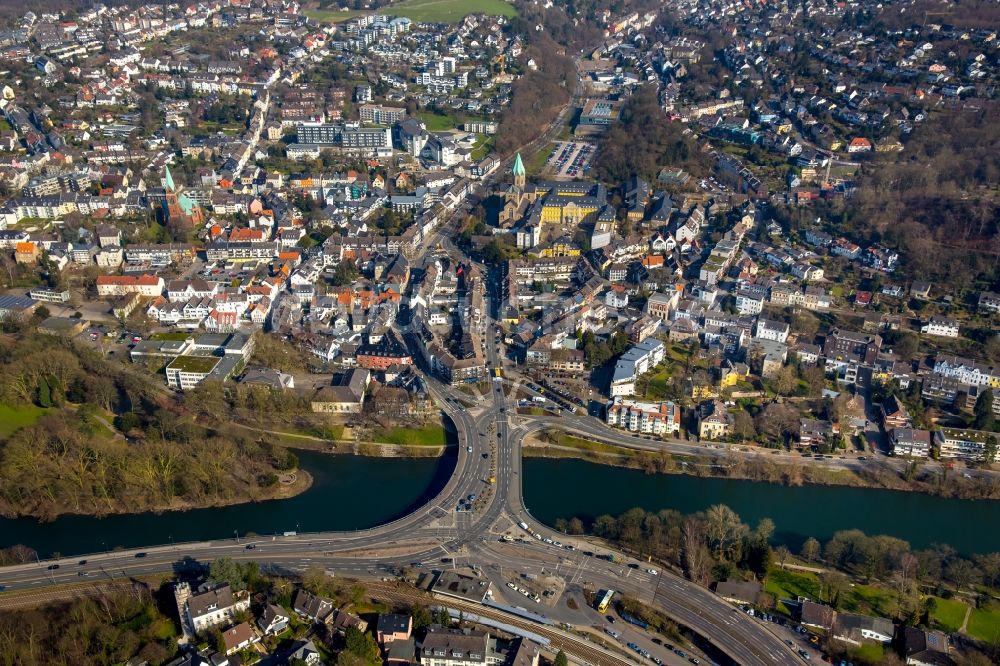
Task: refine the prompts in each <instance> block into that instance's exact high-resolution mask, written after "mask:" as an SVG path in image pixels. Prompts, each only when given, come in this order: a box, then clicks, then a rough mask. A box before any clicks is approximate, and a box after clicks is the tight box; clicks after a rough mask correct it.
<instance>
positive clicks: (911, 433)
mask: <svg viewBox="0 0 1000 666" xmlns="http://www.w3.org/2000/svg"><path fill="white" fill-rule="evenodd" d="M931 439H932V437H931V433H930V431H929V430H918V429H916V428H893V429H892V430H891V431H890V432H889V443H890V444H891V445H892V455H894V456H901V457H908V458H926V457H927V456H929V455H930V454H931Z"/></svg>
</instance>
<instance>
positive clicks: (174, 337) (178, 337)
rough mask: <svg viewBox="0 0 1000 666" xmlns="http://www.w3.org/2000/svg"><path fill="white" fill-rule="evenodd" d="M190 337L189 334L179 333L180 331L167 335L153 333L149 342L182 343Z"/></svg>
mask: <svg viewBox="0 0 1000 666" xmlns="http://www.w3.org/2000/svg"><path fill="white" fill-rule="evenodd" d="M190 337H191V334H190V333H181V332H180V331H176V332H175V331H171V332H169V333H153V334H152V335H151V336H149V339H150V340H163V341H167V340H171V341H173V342H184V341H185V340H187V339H188V338H190Z"/></svg>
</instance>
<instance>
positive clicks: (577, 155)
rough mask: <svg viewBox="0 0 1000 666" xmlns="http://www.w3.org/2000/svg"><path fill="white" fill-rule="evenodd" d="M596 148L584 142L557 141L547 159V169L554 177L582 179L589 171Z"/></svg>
mask: <svg viewBox="0 0 1000 666" xmlns="http://www.w3.org/2000/svg"><path fill="white" fill-rule="evenodd" d="M596 152H597V146H596V145H595V144H593V143H587V142H586V141H559V142H557V143H556V149H555V150H553V151H552V155H551V156H550V157H549V163H548V167H549V169H550V170H551V171H552V173H553V174H554V175H556V176H561V177H563V178H577V177H582V176H583V175H584V174H586V173H587V172H588V171H590V162H591V160H593V159H594V154H595V153H596Z"/></svg>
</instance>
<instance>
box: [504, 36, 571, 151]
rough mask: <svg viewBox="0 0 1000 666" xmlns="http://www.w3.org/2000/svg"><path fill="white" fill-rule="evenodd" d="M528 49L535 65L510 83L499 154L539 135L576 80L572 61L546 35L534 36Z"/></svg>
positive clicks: (569, 94)
mask: <svg viewBox="0 0 1000 666" xmlns="http://www.w3.org/2000/svg"><path fill="white" fill-rule="evenodd" d="M527 53H528V57H530V58H534V59H535V62H536V63H538V69H537V70H535V71H531V70H528V71H527V72H525V74H524V76H521V77H520V78H518V79H517V81H515V82H514V84H513V90H512V91H511V102H510V106H509V107H508V108H507V109H506V110H505V111H504V113H503V117H502V118H501V119H500V127H499V130H498V131H497V144H496V147H497V151H498V152H499V153H500V154H501V155H506V154H508V153H509V152H511V151H512V150H514V149H515V148H517V147H519V146H524V145H526V144H528V143H530V142H531V141H532V140H534V139H535V138H536V137H538V136H540V135H541V134H542V132H544V131H545V129H546V128H547V127H548V126H549V124H550V123H552V121H553V120H555V118H556V116H557V115H559V111H560V110H561V109H562V107H563V106H565V105H566V104H567V103H568V102H569V100H570V96H571V94H572V89H573V86H574V85H575V82H576V69H575V67H574V66H573V61H572V60H571V59H570V58H568V57H567V56H566V55H565V54H564V53H562V52H561V51H560V49H559V47H558V45H557V44H556V43H555V42H553V41H552V40H551V39H550V38H549V37H548V36H547V35H542V36H540V37H537V38H535V39H534V41H533V42H532V43H531V44H530V45H529V47H528V51H527Z"/></svg>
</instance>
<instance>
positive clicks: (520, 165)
mask: <svg viewBox="0 0 1000 666" xmlns="http://www.w3.org/2000/svg"><path fill="white" fill-rule="evenodd" d="M510 172H511V173H512V174H513V175H514V187H517V188H520V189H524V177H525V172H524V162H522V161H521V153H518V154H517V157H515V158H514V166H512V167H511V168H510Z"/></svg>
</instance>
